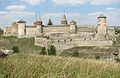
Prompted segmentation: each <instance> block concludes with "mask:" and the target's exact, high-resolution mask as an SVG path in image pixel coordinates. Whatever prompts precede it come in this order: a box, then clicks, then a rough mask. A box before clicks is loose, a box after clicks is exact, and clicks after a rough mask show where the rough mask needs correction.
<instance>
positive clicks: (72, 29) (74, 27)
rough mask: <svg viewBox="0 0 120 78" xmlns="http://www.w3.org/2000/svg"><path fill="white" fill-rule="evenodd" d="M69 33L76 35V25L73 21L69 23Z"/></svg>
mask: <svg viewBox="0 0 120 78" xmlns="http://www.w3.org/2000/svg"><path fill="white" fill-rule="evenodd" d="M70 33H71V34H74V33H77V25H76V21H74V20H72V21H71V22H70Z"/></svg>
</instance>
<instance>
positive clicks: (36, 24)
mask: <svg viewBox="0 0 120 78" xmlns="http://www.w3.org/2000/svg"><path fill="white" fill-rule="evenodd" d="M34 26H35V27H37V29H38V31H39V32H40V33H42V32H43V25H42V20H41V19H40V17H37V18H36V21H35V22H34Z"/></svg>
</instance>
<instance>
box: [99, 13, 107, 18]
mask: <svg viewBox="0 0 120 78" xmlns="http://www.w3.org/2000/svg"><path fill="white" fill-rule="evenodd" d="M98 18H106V16H104V15H103V14H100V16H99V17H98Z"/></svg>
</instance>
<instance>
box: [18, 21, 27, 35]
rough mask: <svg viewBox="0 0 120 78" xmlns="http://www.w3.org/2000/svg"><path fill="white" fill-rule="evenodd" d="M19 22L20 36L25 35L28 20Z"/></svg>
mask: <svg viewBox="0 0 120 78" xmlns="http://www.w3.org/2000/svg"><path fill="white" fill-rule="evenodd" d="M17 24H18V36H24V35H25V34H26V21H23V20H20V21H18V22H17Z"/></svg>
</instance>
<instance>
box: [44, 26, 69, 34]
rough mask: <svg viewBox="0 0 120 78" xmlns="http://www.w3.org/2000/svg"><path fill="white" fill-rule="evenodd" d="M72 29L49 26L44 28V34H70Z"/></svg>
mask: <svg viewBox="0 0 120 78" xmlns="http://www.w3.org/2000/svg"><path fill="white" fill-rule="evenodd" d="M69 31H70V27H69V26H50V27H49V26H47V27H43V32H44V33H49V32H65V33H67V32H69Z"/></svg>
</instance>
